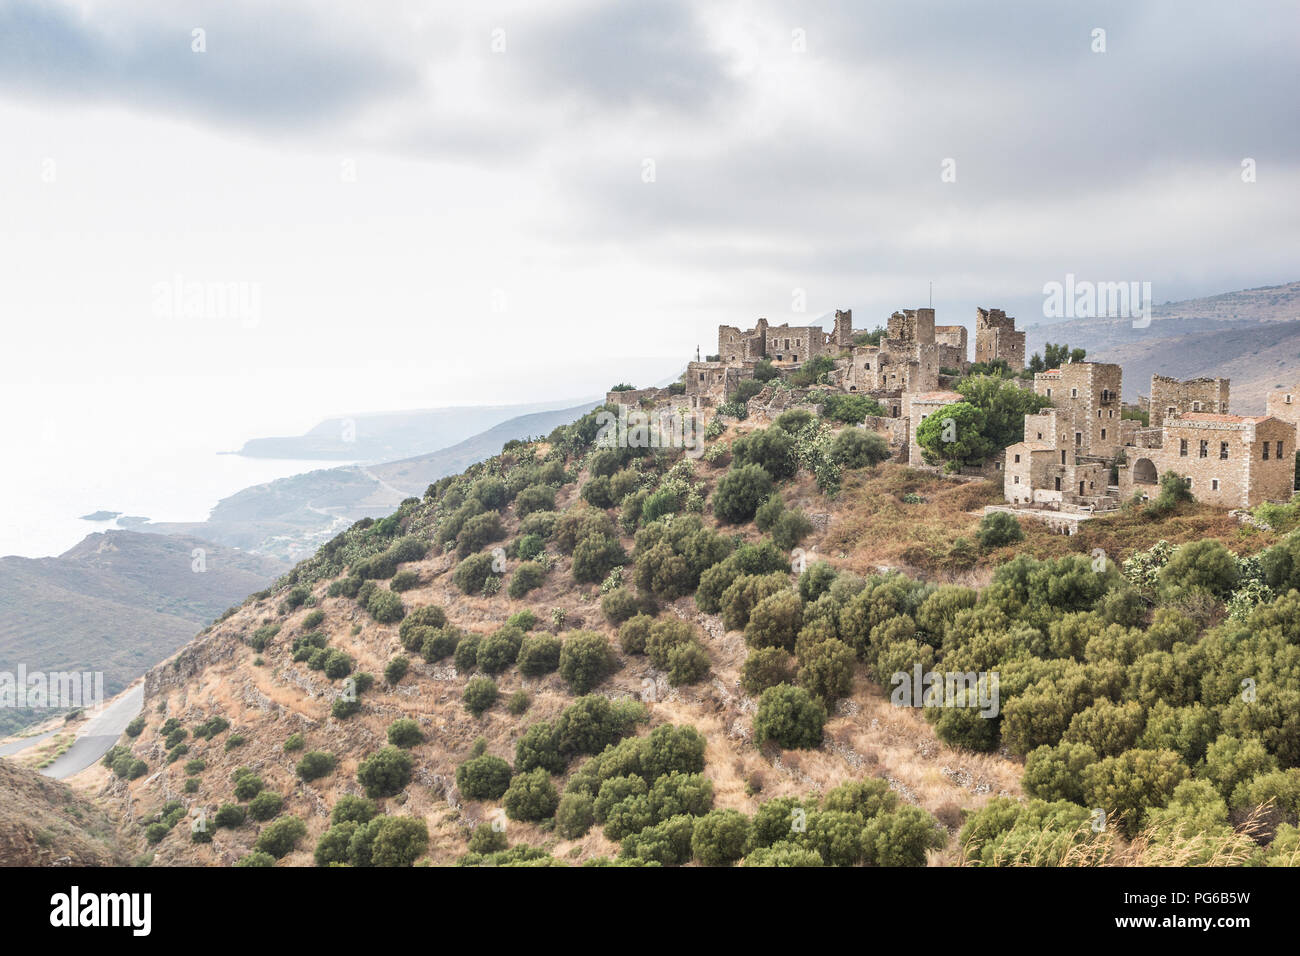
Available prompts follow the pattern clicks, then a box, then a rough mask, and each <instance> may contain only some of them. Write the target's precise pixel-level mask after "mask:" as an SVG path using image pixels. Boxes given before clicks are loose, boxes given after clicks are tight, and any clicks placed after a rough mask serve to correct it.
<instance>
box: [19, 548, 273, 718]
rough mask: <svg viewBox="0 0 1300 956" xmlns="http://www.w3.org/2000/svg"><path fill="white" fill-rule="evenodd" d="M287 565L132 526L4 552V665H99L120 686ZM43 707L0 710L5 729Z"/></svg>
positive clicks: (108, 683)
mask: <svg viewBox="0 0 1300 956" xmlns="http://www.w3.org/2000/svg"><path fill="white" fill-rule="evenodd" d="M195 549H201V550H202V552H203V556H202V560H203V564H204V566H205V568H206V570H204V571H202V572H196V571H195V570H193V567H194V561H195V560H196V559H195V555H194V551H195ZM284 570H285V565H284V564H282V563H281V562H279V561H277V560H275V559H273V558H267V557H262V556H258V555H251V554H245V553H242V552H240V551H237V550H234V549H231V548H226V547H223V546H222V545H219V544H213V543H212V542H209V541H205V540H201V539H198V538H194V537H188V536H186V537H172V536H161V535H146V534H139V533H137V532H132V531H107V532H97V533H95V534H91V535H88V536H87V537H86V539H85V540H84V541H82V542H81V543H80V544H78V545H77V546H76V547H74V548H72V549H70V550H68V551H66V552H64V553H63V554H61V555H59V556H58V557H56V558H19V557H7V558H3V559H0V670H6V671H10V672H16V671H17V668H18V665H19V664H20V663H21V664H23V665H25V666H26V667H27V669H28V671H36V670H42V671H56V670H68V671H86V670H89V671H103V673H104V685H105V691H106V693H108V694H109V695H112V694H115V693H117V692H118V691H120V690H121V689H122V688H123V687H125V686H126V685H127V684H128V683H130V682H131V681H132V680H134V679H135V678H136V677H138V676H139V675H140V674H141V673H142V672H144V671H145V670H147V669H148V668H149V667H151V666H152V665H153V664H155V663H157V662H158V661H159V660H162V659H163V658H164V657H166V656H167V655H168V654H171V653H172V652H173V651H175V650H176V649H177V648H178V647H180V646H182V645H183V644H185V642H186V641H188V640H190V639H191V638H192V637H193V636H194V634H195V633H196V632H197V631H198V630H199V629H200V628H201V627H203V626H204V625H206V624H209V623H211V621H212V620H213V619H214V618H216V617H217V616H218V615H219V614H221V612H223V611H224V610H226V609H227V608H229V607H231V606H232V605H235V604H238V603H239V602H240V601H242V600H243V599H244V597H245V596H246V595H247V594H249V593H250V592H251V591H257V590H260V589H262V588H264V587H266V585H267V584H269V583H270V582H272V581H274V580H275V579H276V578H277V577H278V576H279V575H280V574H281V573H283V571H284ZM43 716H48V714H41V713H34V712H31V711H29V710H8V711H4V712H0V731H3V732H8V731H12V730H15V729H17V728H18V727H21V726H24V725H25V724H27V723H29V722H31V721H32V720H34V719H38V718H40V717H43Z"/></svg>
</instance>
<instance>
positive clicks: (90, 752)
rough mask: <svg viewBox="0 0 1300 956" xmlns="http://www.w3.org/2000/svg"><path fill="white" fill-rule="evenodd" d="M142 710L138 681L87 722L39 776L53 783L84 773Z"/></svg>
mask: <svg viewBox="0 0 1300 956" xmlns="http://www.w3.org/2000/svg"><path fill="white" fill-rule="evenodd" d="M143 707H144V682H143V681H141V682H140V683H138V684H136V685H135V686H134V687H132V688H131V689H130V690H128V691H126V692H125V693H123V694H121V695H119V696H118V698H117V699H116V700H114V701H113V702H112V703H110V704H109V705H108V706H107V707H105V708H104V709H103V711H102V712H100V713H99V714H96V715H95V716H94V717H92V718H91V719H90V720H88V721H86V725H85V727H83V728H82V730H81V733H80V734H79V735H78V737H77V739H76V740H75V741H73V743H72V746H71V747H69V748H68V749H67V750H66V751H64V752H63V753H62V754H61V755H60V756H59V757H58V758H57V759H55V761H54V762H53V763H51V764H50V765H49V766H48V767H45V768H43V769H42V770H41V773H42V774H44V775H45V776H47V777H53V778H54V779H55V780H63V779H65V778H67V777H71V776H72V775H73V774H74V773H80V772H81V771H82V770H85V769H86V768H87V767H89V766H90V765H91V764H93V763H94V762H95V761H96V760H98V759H99V758H100V757H102V756H104V754H106V753H108V748H110V747H112V746H113V744H115V743H117V741H118V738H119V737H121V736H122V732H123V731H125V730H126V725H127V724H129V723H130V722H131V721H132V720H134V719H135V717H136V715H137V714H139V713H140V710H141V708H143Z"/></svg>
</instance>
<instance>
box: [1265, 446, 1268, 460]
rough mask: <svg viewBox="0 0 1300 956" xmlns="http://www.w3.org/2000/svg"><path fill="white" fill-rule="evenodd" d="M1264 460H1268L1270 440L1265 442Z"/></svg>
mask: <svg viewBox="0 0 1300 956" xmlns="http://www.w3.org/2000/svg"><path fill="white" fill-rule="evenodd" d="M1264 461H1268V442H1264Z"/></svg>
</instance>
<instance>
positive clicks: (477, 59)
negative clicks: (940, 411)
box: [0, 0, 1300, 442]
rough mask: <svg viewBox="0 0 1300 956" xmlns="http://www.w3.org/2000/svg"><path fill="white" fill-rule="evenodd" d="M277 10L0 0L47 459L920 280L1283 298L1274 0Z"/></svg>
mask: <svg viewBox="0 0 1300 956" xmlns="http://www.w3.org/2000/svg"><path fill="white" fill-rule="evenodd" d="M267 6H268V5H267V4H264V3H251V2H239V0H220V2H209V3H203V2H187V0H166V2H163V0H155V2H151V3H142V2H131V0H111V2H104V0H83V2H78V3H68V2H58V0H51V2H41V3H36V2H29V0H5V2H3V3H2V4H0V128H3V130H4V134H5V135H4V137H3V146H2V147H0V317H2V320H3V323H4V333H5V334H4V351H3V360H0V398H3V400H4V401H5V404H6V408H7V409H9V410H10V413H11V415H14V414H16V415H17V416H18V417H20V418H22V419H27V418H29V417H30V418H31V419H32V420H34V421H36V422H37V423H38V431H39V429H40V428H44V429H46V431H48V430H49V429H50V428H51V427H57V428H58V429H59V433H60V434H62V435H65V436H73V437H75V436H76V435H77V434H78V430H85V429H89V428H93V429H95V430H97V431H100V432H102V431H103V430H105V429H107V430H109V431H110V432H112V431H116V432H118V433H121V434H123V435H126V434H131V435H134V436H135V437H136V438H137V439H142V436H153V439H152V440H159V441H161V440H165V439H166V437H167V435H168V430H169V429H176V428H184V429H189V430H193V431H195V432H197V433H201V434H207V433H209V432H210V433H212V434H220V435H221V436H222V439H223V440H226V441H231V442H234V441H235V440H236V439H238V440H242V438H244V437H249V435H251V434H266V433H271V432H277V431H279V432H285V431H291V432H296V431H301V430H304V429H306V428H307V427H309V426H310V425H312V424H313V423H314V422H315V421H316V420H317V419H319V418H321V417H323V416H325V415H327V414H331V413H344V412H357V411H365V410H379V409H395V408H403V407H428V406H433V405H439V404H457V403H467V402H484V403H500V402H510V401H521V400H529V399H552V398H564V397H569V396H572V397H575V398H576V397H581V396H584V395H586V394H589V393H590V392H591V391H593V390H596V389H603V388H604V387H605V386H607V385H608V384H612V383H613V381H615V380H629V381H633V382H634V383H635V384H638V385H643V384H647V383H648V382H649V381H650V380H652V379H654V378H661V377H663V376H664V375H666V374H669V373H670V372H672V371H674V370H675V368H674V366H675V365H677V366H679V365H680V362H681V361H683V360H684V359H686V358H687V357H689V356H692V355H693V353H694V351H695V348H696V346H697V344H698V345H699V346H700V347H701V348H702V350H703V351H705V352H708V351H711V350H712V345H713V342H714V341H715V336H716V326H717V324H718V323H720V322H726V323H730V324H736V325H744V326H748V325H750V324H752V322H753V320H754V319H756V318H757V317H758V316H760V315H765V316H767V317H768V318H769V319H770V320H771V321H773V322H781V321H792V322H795V323H797V324H798V323H804V322H805V321H806V320H807V319H808V318H810V317H815V316H818V315H821V314H823V313H825V312H828V311H830V310H832V309H835V308H850V307H851V308H853V310H854V316H855V320H856V324H857V325H858V326H860V327H873V326H875V325H876V324H879V323H880V322H882V321H883V320H884V318H885V317H886V316H887V315H888V314H889V312H891V311H893V310H894V309H898V308H907V307H915V306H918V305H924V304H925V302H926V297H927V295H928V283H930V282H931V281H933V283H934V301H935V306H936V307H937V308H938V310H939V320H940V322H949V323H951V322H966V323H969V322H970V320H971V316H972V314H973V312H974V309H975V307H976V306H977V305H984V306H1002V307H1006V308H1007V309H1008V310H1009V311H1011V312H1013V313H1015V314H1018V315H1019V317H1020V318H1021V322H1022V324H1027V323H1028V322H1032V321H1041V304H1042V293H1041V289H1042V286H1043V284H1044V283H1045V282H1048V281H1051V280H1054V279H1055V280H1061V279H1063V278H1064V276H1065V274H1066V273H1067V272H1071V273H1074V274H1076V275H1077V276H1079V277H1081V278H1091V279H1095V280H1102V281H1119V280H1144V281H1150V282H1151V283H1152V286H1153V290H1154V297H1155V299H1156V300H1157V301H1165V300H1176V299H1181V298H1186V297H1189V296H1194V295H1202V294H1210V293H1215V292H1221V291H1228V290H1233V289H1238V288H1244V287H1250V286H1259V285H1267V284H1274V283H1279V282H1285V281H1290V280H1294V279H1296V278H1300V275H1297V272H1298V264H1300V229H1297V218H1298V217H1300V178H1298V176H1297V174H1298V172H1300V169H1298V165H1300V163H1298V160H1297V156H1300V152H1298V151H1297V145H1298V144H1297V139H1298V138H1300V116H1298V115H1297V113H1298V109H1297V103H1298V102H1300V97H1297V90H1300V75H1298V74H1300V18H1298V17H1297V16H1296V11H1295V8H1294V5H1293V4H1291V3H1281V2H1279V3H1275V4H1270V3H1251V2H1236V0H1235V2H1233V3H1231V4H1188V3H1186V2H1174V0H1171V2H1167V3H1161V2H1152V3H1142V4H1133V3H1131V2H1115V3H1104V2H1103V3H1097V2H1092V3H1088V4H1065V3H1058V2H1044V0H1033V2H1024V3H1016V2H1008V3H999V4H987V5H986V4H980V3H973V2H965V0H963V2H953V3H931V2H916V0H911V2H907V3H895V4H885V3H873V4H865V3H861V2H842V3H829V2H828V3H801V4H793V3H783V2H778V0H770V2H755V3H740V2H722V3H709V2H701V0H692V2H680V3H676V2H667V3H655V4H649V3H636V4H633V3H630V2H617V3H615V2H606V3H600V4H597V3H589V2H572V0H552V2H548V3H545V4H539V3H536V2H528V3H525V2H519V3H498V2H475V3H473V4H469V3H457V4H443V3H424V2H414V0H410V2H386V0H367V2H365V3H346V4H345V3H341V2H335V3H322V2H313V3H305V2H304V3H297V4H295V3H289V2H281V3H277V4H275V10H274V12H269V11H268V10H267V9H266V8H267ZM1098 28H1100V29H1102V30H1104V31H1105V37H1104V42H1105V52H1095V50H1094V47H1095V46H1097V40H1096V38H1095V36H1094V31H1095V30H1096V29H1098ZM196 30H201V31H202V32H201V33H199V34H196V33H195V31H196ZM196 46H199V47H203V48H204V49H203V51H202V52H196V51H195V49H194V47H196ZM1247 158H1250V159H1253V160H1254V162H1255V168H1256V181H1255V182H1253V183H1245V182H1243V181H1242V162H1243V160H1244V159H1247ZM946 160H953V161H954V164H955V171H956V179H955V181H954V182H944V181H943V179H942V176H941V173H942V172H943V169H944V163H945V161H946ZM231 283H234V284H242V286H240V288H242V289H243V290H244V293H245V294H246V295H248V296H249V298H248V299H247V300H246V306H247V307H246V308H245V310H244V312H242V313H241V314H221V313H220V312H219V311H212V309H211V307H207V306H205V308H207V311H201V312H199V313H197V314H195V313H191V312H189V311H187V310H186V309H185V308H184V307H182V308H181V309H180V310H179V311H177V310H176V308H175V306H176V305H177V304H181V305H182V306H183V300H182V299H181V298H172V297H171V296H170V295H164V296H162V298H161V299H160V295H159V288H160V284H161V286H162V287H163V288H171V287H172V286H173V285H174V284H180V286H181V287H182V288H193V287H195V284H197V288H199V289H200V290H203V291H211V290H214V289H221V288H224V287H225V286H226V285H227V284H231ZM795 290H802V293H803V297H804V301H805V303H806V305H805V308H806V312H804V313H800V312H796V311H793V309H792V307H793V306H794V305H796V304H797V301H798V297H797V295H796V293H795ZM205 301H206V300H205ZM1034 310H1038V313H1039V314H1037V315H1035V314H1033V313H1034ZM51 422H53V423H54V424H53V425H51V424H50V423H51ZM12 434H13V432H12V431H11V435H12ZM24 434H25V433H24V432H23V431H22V427H21V426H19V428H18V435H19V437H20V439H21V438H22V436H23V435H24ZM31 434H33V435H35V434H37V432H32V433H31ZM142 440H143V439H142Z"/></svg>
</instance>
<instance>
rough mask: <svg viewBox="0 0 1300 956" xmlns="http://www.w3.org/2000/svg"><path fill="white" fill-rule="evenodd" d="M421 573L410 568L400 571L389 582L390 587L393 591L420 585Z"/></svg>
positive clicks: (405, 589)
mask: <svg viewBox="0 0 1300 956" xmlns="http://www.w3.org/2000/svg"><path fill="white" fill-rule="evenodd" d="M419 585H420V575H419V574H418V573H416V572H415V571H412V570H410V569H409V568H408V569H407V570H405V571H398V572H397V573H396V574H394V575H393V579H392V580H391V581H389V582H388V588H389V590H391V591H409V590H411V589H412V588H415V587H419Z"/></svg>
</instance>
